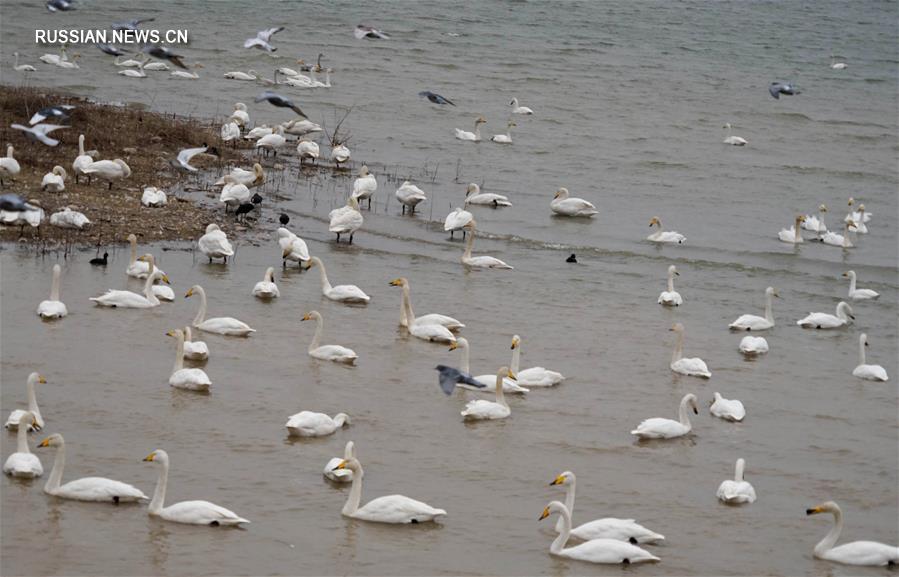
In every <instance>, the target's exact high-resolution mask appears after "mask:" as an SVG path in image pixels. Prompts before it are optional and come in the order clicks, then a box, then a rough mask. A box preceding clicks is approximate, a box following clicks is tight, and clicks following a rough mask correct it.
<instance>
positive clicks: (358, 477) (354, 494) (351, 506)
mask: <svg viewBox="0 0 899 577" xmlns="http://www.w3.org/2000/svg"><path fill="white" fill-rule="evenodd" d="M363 475H365V472H364V471H363V470H362V465H361V464H360V465H359V467H358V468H357V469H356V470H355V471H353V484H352V485H351V486H350V494H349V496H348V497H347V499H346V503H345V504H344V506H343V510H342V511H341V513H343V514H344V515H346V516H348V517H349V516H352V515H353V513H355V512H356V511H358V510H359V502H360V501H362V477H363Z"/></svg>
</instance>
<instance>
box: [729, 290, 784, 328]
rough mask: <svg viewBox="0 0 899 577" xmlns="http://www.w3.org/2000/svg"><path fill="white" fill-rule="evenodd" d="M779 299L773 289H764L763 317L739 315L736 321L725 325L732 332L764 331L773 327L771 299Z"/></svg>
mask: <svg viewBox="0 0 899 577" xmlns="http://www.w3.org/2000/svg"><path fill="white" fill-rule="evenodd" d="M774 297H777V298H780V295H779V294H777V291H776V290H774V287H770V286H769V287H768V288H766V289H765V316H764V317H760V316H758V315H740V316H739V317H737V320H735V321H734V322H732V323H730V324H729V325H727V326H728V327H729V328H731V329H732V330H738V331H744V330H745V331H765V330H768V329H770V328H773V327H774V313H773V312H772V310H771V304H772V300H771V299H772V298H774Z"/></svg>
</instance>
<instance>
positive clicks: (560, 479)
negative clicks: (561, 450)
mask: <svg viewBox="0 0 899 577" xmlns="http://www.w3.org/2000/svg"><path fill="white" fill-rule="evenodd" d="M564 482H565V475H559V476H558V477H556V478H555V479H553V482H552V483H550V484H549V486H550V487H552V486H553V485H561V484H562V483H564Z"/></svg>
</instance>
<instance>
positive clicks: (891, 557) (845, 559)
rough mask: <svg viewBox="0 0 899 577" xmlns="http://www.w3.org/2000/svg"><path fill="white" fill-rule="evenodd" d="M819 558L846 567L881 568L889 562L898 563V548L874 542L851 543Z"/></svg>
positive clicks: (835, 548)
mask: <svg viewBox="0 0 899 577" xmlns="http://www.w3.org/2000/svg"><path fill="white" fill-rule="evenodd" d="M821 558H822V559H827V560H828V561H836V562H837V563H844V564H846V565H868V566H881V565H887V564H889V563H890V562H891V561H892V562H893V563H894V564H895V563H899V547H893V546H891V545H885V544H883V543H877V542H875V541H853V542H852V543H846V544H844V545H840V546H839V547H834V548H833V549H830V550H829V551H827V552H825V553H824V555H822V556H821Z"/></svg>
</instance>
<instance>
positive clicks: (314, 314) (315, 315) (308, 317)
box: [300, 311, 322, 321]
mask: <svg viewBox="0 0 899 577" xmlns="http://www.w3.org/2000/svg"><path fill="white" fill-rule="evenodd" d="M321 318H322V316H321V314H319V312H318V311H309V312H308V313H306V314H304V315H303V318H301V319H300V321H311V320H313V319H314V320H320V319H321Z"/></svg>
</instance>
